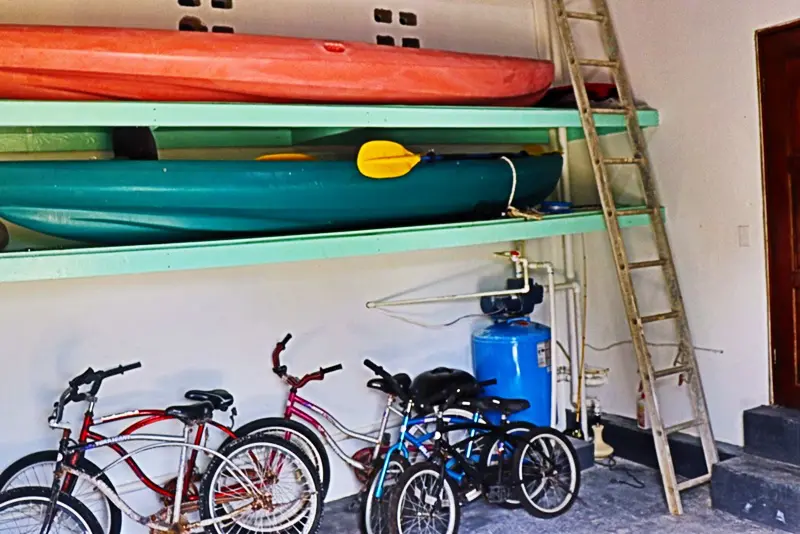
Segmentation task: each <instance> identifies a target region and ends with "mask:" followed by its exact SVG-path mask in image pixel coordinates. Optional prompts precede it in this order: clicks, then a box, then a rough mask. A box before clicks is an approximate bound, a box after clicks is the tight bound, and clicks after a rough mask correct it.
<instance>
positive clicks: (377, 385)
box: [367, 373, 411, 396]
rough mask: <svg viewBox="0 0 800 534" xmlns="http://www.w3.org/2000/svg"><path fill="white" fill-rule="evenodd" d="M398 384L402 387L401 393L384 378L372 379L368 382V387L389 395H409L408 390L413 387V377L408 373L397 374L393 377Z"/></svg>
mask: <svg viewBox="0 0 800 534" xmlns="http://www.w3.org/2000/svg"><path fill="white" fill-rule="evenodd" d="M392 378H394V379H395V381H396V382H397V384H398V385H399V386H400V391H395V387H394V385H393V384H391V383H389V382H387V381H386V380H385V379H383V378H372V379H370V380H369V381H368V382H367V387H368V388H371V389H377V390H378V391H383V392H384V393H386V394H387V395H396V396H397V395H408V390H409V388H410V387H411V377H410V376H408V375H407V374H406V373H397V374H396V375H393V376H392Z"/></svg>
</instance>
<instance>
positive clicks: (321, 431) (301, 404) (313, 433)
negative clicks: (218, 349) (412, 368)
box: [234, 334, 411, 496]
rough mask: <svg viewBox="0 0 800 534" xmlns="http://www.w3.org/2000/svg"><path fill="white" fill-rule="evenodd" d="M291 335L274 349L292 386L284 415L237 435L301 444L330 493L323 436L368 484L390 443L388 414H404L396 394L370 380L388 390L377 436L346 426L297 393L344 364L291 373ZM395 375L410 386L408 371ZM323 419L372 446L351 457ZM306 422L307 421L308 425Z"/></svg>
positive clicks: (279, 371)
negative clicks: (286, 359)
mask: <svg viewBox="0 0 800 534" xmlns="http://www.w3.org/2000/svg"><path fill="white" fill-rule="evenodd" d="M291 338H292V335H291V334H287V335H286V337H285V338H284V339H283V340H282V341H280V342H278V343H277V344H276V345H275V349H274V350H273V351H272V371H273V372H274V373H275V374H276V375H278V377H280V379H281V380H282V381H283V382H284V383H286V384H287V385H288V386H289V396H288V398H287V400H286V409H285V410H284V413H283V417H264V418H261V419H256V420H255V421H251V422H249V423H247V424H245V425H243V426H242V427H240V428H238V429H236V430H235V431H234V433H235V434H236V435H237V436H244V435H247V434H253V433H258V434H262V433H266V434H272V435H278V436H281V437H283V438H284V439H288V440H290V441H291V442H292V443H294V444H295V445H297V446H299V447H300V448H301V450H302V451H303V452H304V453H305V454H306V455H307V456H308V457H309V458H310V459H311V461H312V463H313V464H314V466H315V467H316V468H317V469H318V470H319V478H320V481H321V482H322V487H321V490H322V493H323V496H324V495H326V494H327V492H328V487H329V486H330V478H331V470H330V460H329V458H328V454H327V451H326V448H325V445H324V444H323V442H322V440H320V436H321V437H322V439H324V440H325V443H326V444H327V445H329V446H330V447H331V449H332V450H333V452H334V453H336V455H337V456H338V457H339V458H341V459H342V460H343V461H344V462H346V463H347V465H349V466H350V467H351V468H352V469H353V470H354V471H355V473H356V477H357V478H358V479H359V481H360V482H361V483H362V484H363V483H365V482H366V481H367V480H368V479H369V475H370V472H371V471H372V466H373V464H374V461H375V460H376V459H377V458H379V457H380V456H381V454H382V451H385V450H386V449H387V448H388V446H389V443H388V442H387V440H386V439H385V438H384V437H383V436H384V434H385V432H386V427H387V425H388V422H389V416H390V415H391V414H392V413H395V414H397V415H399V416H402V414H403V412H402V410H401V408H399V407H397V406H395V404H396V401H397V396H396V395H394V394H392V392H391V391H386V390H385V389H383V388H382V383H381V382H379V381H378V380H370V382H369V383H368V386H369V387H372V388H373V389H378V390H381V391H384V392H386V393H388V399H387V402H386V409H385V410H384V412H383V416H382V417H381V423H380V427H379V430H378V433H377V435H375V436H370V435H367V434H362V433H360V432H356V431H354V430H351V429H349V428H347V427H346V426H345V425H343V424H342V423H341V422H339V420H337V419H336V418H335V417H334V416H333V415H331V414H330V413H329V412H328V411H327V410H325V409H324V408H322V407H320V406H318V405H316V404H314V403H313V402H311V401H310V400H308V399H305V398H303V397H301V396H300V394H299V393H298V391H299V390H300V389H302V388H303V387H304V386H306V385H307V384H309V383H310V382H315V381H320V380H323V379H324V378H325V376H326V375H327V374H329V373H333V372H336V371H340V370H341V369H342V365H341V364H337V365H333V366H331V367H327V368H320V369H319V370H317V371H314V372H313V373H308V374H306V375H305V376H303V377H301V378H298V377H296V376H292V375H290V374H289V373H288V371H287V368H286V366H285V365H281V362H280V354H281V352H283V350H284V349H285V348H286V344H287V343H288V342H289V340H290V339H291ZM396 378H397V380H398V381H399V382H401V383H402V384H404V387H409V386H410V385H411V378H410V377H409V376H408V375H406V374H399V375H396ZM292 418H297V419H299V420H300V421H302V423H301V422H298V421H295V420H292ZM320 418H322V419H324V420H325V421H328V422H329V423H331V424H332V425H333V426H334V427H336V429H337V430H338V431H340V432H342V433H343V434H344V435H346V436H348V437H350V438H354V439H358V440H360V441H364V442H367V443H369V445H368V446H367V447H365V448H363V449H361V450H359V451H357V452H356V453H355V454H353V456H352V457H351V456H349V455H348V454H347V453H346V452H344V450H342V448H341V447H340V446H339V444H338V443H336V441H335V440H334V439H333V438H332V436H331V435H330V433H329V431H328V430H327V429H326V428H325V425H323V424H322V421H321V420H320ZM303 423H307V424H308V425H309V426H307V425H306V424H303ZM240 432H241V433H240Z"/></svg>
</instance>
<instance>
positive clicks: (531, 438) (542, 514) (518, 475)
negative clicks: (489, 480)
mask: <svg viewBox="0 0 800 534" xmlns="http://www.w3.org/2000/svg"><path fill="white" fill-rule="evenodd" d="M546 437H549V439H551V440H554V441H555V443H557V444H558V445H559V446H560V447H561V448H562V451H563V452H565V453H566V455H567V465H568V466H569V469H570V473H571V475H572V480H571V483H570V484H569V486H570V487H568V488H567V490H566V491H567V493H568V496H569V499H568V500H567V501H566V502H565V504H562V505H561V506H559V507H557V508H555V509H550V510H546V509H544V508H542V507H541V506H539V505H537V504H536V503H534V502H533V501H532V500H531V499H533V498H535V497H536V495H538V494H540V493H542V491H541V486H540V487H539V490H538V491H535V492H534V495H528V492H527V491H526V485H525V480H524V476H523V473H522V470H523V463H524V456H525V454H526V453H527V451H528V450H530V448H531V445H532V444H533V443H535V442H536V441H539V440H543V439H544V438H546ZM554 474H558V471H557V470H556V471H555V472H554ZM512 476H513V484H514V490H515V493H516V495H517V497H518V498H519V499H520V501H521V502H522V506H523V507H524V508H525V510H526V511H527V512H528V513H529V514H531V515H532V516H534V517H538V518H541V519H552V518H554V517H558V516H560V515H562V514H564V513H566V512H567V511H568V510H569V509H570V508H572V505H573V504H575V501H576V500H577V497H578V492H579V491H580V489H581V470H580V466H579V464H578V454H577V452H575V447H573V446H572V443H571V442H570V440H569V438H568V437H567V436H566V435H564V434H563V433H562V432H560V431H558V430H556V429H554V428H548V427H539V428H537V429H536V430H533V431H531V432H530V434H529V435H528V437H527V441H526V443H524V444H522V445H520V446H519V447H518V448H517V449H516V451H514V461H513V471H512ZM557 485H558V486H561V487H562V489H563V485H562V484H557ZM545 493H547V492H545Z"/></svg>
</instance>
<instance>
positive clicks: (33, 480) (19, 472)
mask: <svg viewBox="0 0 800 534" xmlns="http://www.w3.org/2000/svg"><path fill="white" fill-rule="evenodd" d="M57 457H58V451H38V452H34V453H31V454H28V455H26V456H23V457H22V458H20V459H19V460H17V461H16V462H14V463H13V464H11V465H9V466H8V467H6V468H5V469H4V470H3V472H2V473H0V491H6V490H9V489H12V488H17V487H21V486H41V487H45V488H47V489H48V491H49V489H50V487H51V486H52V484H53V471H55V466H56V459H57ZM77 468H78V469H80V470H81V471H84V472H85V473H86V474H88V475H91V476H93V477H97V478H98V480H100V481H102V482H103V483H105V484H106V485H107V486H108V487H109V488H111V489H112V490H113V489H114V485H113V484H112V483H111V481H110V480H109V479H108V477H107V476H106V475H105V474H100V473H101V472H102V471H101V469H100V468H99V467H97V465H95V464H94V463H92V462H90V461H89V460H87V459H86V458H81V459H80V460H79V461H78V465H77ZM98 475H99V476H98ZM69 494H70V495H71V496H73V497H75V498H77V499H78V500H79V501H81V502H82V503H83V504H85V505H86V507H87V508H89V510H91V512H92V514H94V516H95V517H96V518H97V520H98V521H99V523H100V526H102V527H103V531H104V532H106V533H107V534H119V532H120V529H121V528H122V513H121V512H120V510H119V508H117V506H116V505H115V504H114V503H112V502H111V501H109V500H108V499H107V498H106V496H105V495H103V494H102V493H101V492H100V490H98V489H97V488H96V487H94V486H92V485H91V484H89V483H88V482H85V481H83V480H78V481H76V483H75V485H74V486H73V488H72V490H71V491H70V492H69Z"/></svg>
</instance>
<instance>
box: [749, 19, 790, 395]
mask: <svg viewBox="0 0 800 534" xmlns="http://www.w3.org/2000/svg"><path fill="white" fill-rule="evenodd" d="M757 42H758V61H759V72H760V80H759V81H760V84H761V114H762V142H763V154H764V194H765V197H766V198H765V202H766V226H767V228H766V229H767V253H768V276H769V308H770V336H771V341H772V387H773V395H774V400H775V402H776V403H777V404H780V405H782V406H789V407H792V408H800V347H798V332H800V313H798V312H799V311H800V24H792V25H790V26H783V27H780V28H776V29H770V30H765V31H763V32H759V34H758V37H757Z"/></svg>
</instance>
